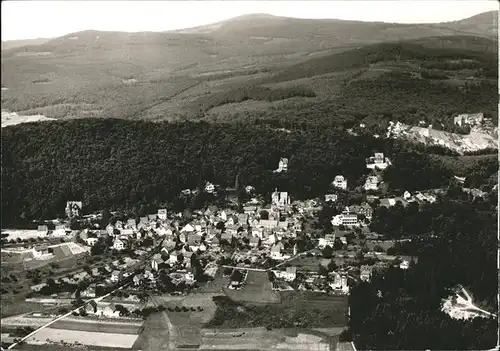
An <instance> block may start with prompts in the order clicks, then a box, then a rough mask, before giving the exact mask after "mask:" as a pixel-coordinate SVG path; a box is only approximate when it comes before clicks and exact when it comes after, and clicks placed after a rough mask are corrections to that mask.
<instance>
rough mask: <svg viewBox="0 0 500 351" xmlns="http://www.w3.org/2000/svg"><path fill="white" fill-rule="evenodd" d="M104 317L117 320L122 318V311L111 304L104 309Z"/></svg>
mask: <svg viewBox="0 0 500 351" xmlns="http://www.w3.org/2000/svg"><path fill="white" fill-rule="evenodd" d="M102 315H103V316H105V317H108V318H116V317H120V311H118V310H117V309H116V307H115V304H109V305H108V306H106V307H105V308H104V309H103V311H102Z"/></svg>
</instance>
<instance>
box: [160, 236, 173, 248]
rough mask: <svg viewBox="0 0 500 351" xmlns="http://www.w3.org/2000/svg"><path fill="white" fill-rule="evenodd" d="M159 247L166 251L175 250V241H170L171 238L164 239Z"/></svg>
mask: <svg viewBox="0 0 500 351" xmlns="http://www.w3.org/2000/svg"><path fill="white" fill-rule="evenodd" d="M161 246H162V247H163V248H165V249H167V250H171V249H173V248H175V241H174V240H172V238H168V239H165V240H163V242H162V243H161Z"/></svg>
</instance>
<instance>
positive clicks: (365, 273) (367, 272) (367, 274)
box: [360, 265, 373, 282]
mask: <svg viewBox="0 0 500 351" xmlns="http://www.w3.org/2000/svg"><path fill="white" fill-rule="evenodd" d="M372 271H373V268H372V267H370V266H365V265H363V266H361V274H360V279H361V280H362V281H364V282H369V281H370V280H371V278H372Z"/></svg>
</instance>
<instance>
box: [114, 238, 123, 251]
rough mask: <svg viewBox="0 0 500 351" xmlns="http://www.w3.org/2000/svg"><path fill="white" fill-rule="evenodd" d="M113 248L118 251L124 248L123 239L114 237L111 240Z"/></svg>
mask: <svg viewBox="0 0 500 351" xmlns="http://www.w3.org/2000/svg"><path fill="white" fill-rule="evenodd" d="M113 249H115V250H118V251H121V250H123V249H125V245H124V243H123V241H122V240H120V239H119V238H116V239H115V240H114V241H113Z"/></svg>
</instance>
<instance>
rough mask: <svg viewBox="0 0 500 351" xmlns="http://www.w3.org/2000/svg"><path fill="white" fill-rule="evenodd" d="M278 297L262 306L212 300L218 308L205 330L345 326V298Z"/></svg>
mask: <svg viewBox="0 0 500 351" xmlns="http://www.w3.org/2000/svg"><path fill="white" fill-rule="evenodd" d="M281 297H282V300H281V303H279V304H268V305H265V306H262V305H260V304H259V305H255V304H240V303H237V302H234V301H231V300H230V299H229V298H227V297H217V298H214V300H215V302H216V304H217V307H218V308H217V311H216V313H215V316H214V318H213V319H212V320H211V321H210V322H209V323H207V324H206V327H211V328H222V329H225V328H230V329H231V328H247V327H252V328H253V327H263V326H265V327H269V328H293V327H302V328H319V327H323V328H331V327H345V326H346V325H347V309H348V302H347V297H345V296H328V295H323V294H314V293H297V292H281Z"/></svg>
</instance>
